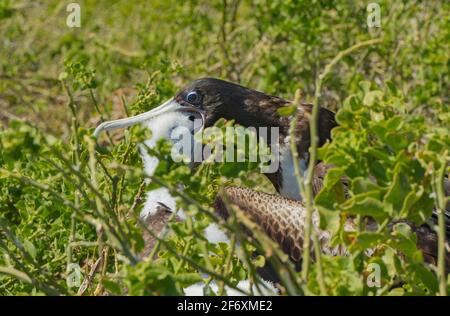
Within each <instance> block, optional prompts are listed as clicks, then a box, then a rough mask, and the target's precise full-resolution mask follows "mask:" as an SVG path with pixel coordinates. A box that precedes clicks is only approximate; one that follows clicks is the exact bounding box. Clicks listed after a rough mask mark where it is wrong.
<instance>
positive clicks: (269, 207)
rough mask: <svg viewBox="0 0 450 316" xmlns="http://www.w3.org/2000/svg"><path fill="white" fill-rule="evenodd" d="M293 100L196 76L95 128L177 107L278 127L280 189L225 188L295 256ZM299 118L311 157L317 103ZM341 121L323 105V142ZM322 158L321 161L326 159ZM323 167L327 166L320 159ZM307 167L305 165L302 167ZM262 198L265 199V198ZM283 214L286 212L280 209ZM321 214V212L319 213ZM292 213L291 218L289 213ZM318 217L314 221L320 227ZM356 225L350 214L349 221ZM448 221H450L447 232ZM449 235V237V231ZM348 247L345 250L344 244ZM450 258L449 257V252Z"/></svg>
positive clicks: (429, 233)
mask: <svg viewBox="0 0 450 316" xmlns="http://www.w3.org/2000/svg"><path fill="white" fill-rule="evenodd" d="M290 104H292V102H291V101H288V100H285V99H283V98H280V97H277V96H273V95H268V94H265V93H263V92H259V91H256V90H253V89H250V88H246V87H243V86H241V85H238V84H235V83H231V82H227V81H224V80H220V79H215V78H202V79H198V80H195V81H193V82H192V83H191V84H189V85H187V86H186V87H184V88H183V89H181V90H180V91H179V92H178V93H177V94H176V95H175V96H174V97H172V98H170V99H169V100H168V101H167V102H165V103H164V104H162V105H160V106H159V107H157V108H155V109H152V110H150V111H148V112H146V113H143V114H140V115H137V116H135V117H131V118H126V119H122V120H116V121H110V122H105V123H102V124H101V125H100V126H98V128H97V129H96V130H95V133H94V134H95V135H98V134H99V133H100V132H101V131H103V130H111V129H116V128H121V127H127V126H130V125H134V124H137V123H143V122H146V121H148V120H150V119H154V118H157V117H160V116H162V115H165V114H167V113H178V114H179V115H183V116H184V117H186V116H189V117H191V118H195V117H198V118H201V120H202V125H203V127H210V126H212V125H214V123H215V122H217V120H219V119H220V118H224V119H227V120H234V121H235V123H237V124H239V125H241V126H244V127H250V126H251V127H255V128H259V127H268V128H270V127H278V128H279V134H280V144H279V146H280V167H279V169H278V170H277V171H276V172H274V173H267V174H266V176H267V178H268V179H269V180H270V181H271V182H272V184H273V185H274V187H275V189H276V190H277V192H278V193H279V194H280V195H281V196H280V195H271V196H269V195H266V194H264V193H259V192H255V191H253V190H249V189H244V188H240V189H236V188H234V189H227V190H225V194H226V195H227V196H228V197H229V198H230V200H231V201H232V203H233V204H235V205H237V206H238V207H240V208H241V209H242V210H244V211H245V212H247V213H249V214H250V216H251V217H252V218H253V219H254V220H255V221H256V222H257V223H258V224H260V225H261V226H262V228H263V229H264V230H265V231H266V232H267V233H268V234H269V235H270V236H271V237H272V238H273V239H274V240H275V241H276V242H278V243H279V244H280V246H281V248H282V249H283V250H284V251H285V252H286V253H288V254H289V255H290V256H291V259H292V260H293V261H294V262H298V261H299V260H301V257H300V254H301V245H302V243H301V240H302V231H303V222H302V220H304V218H303V217H302V214H304V212H305V209H304V206H303V204H302V203H301V202H300V201H299V200H300V199H301V198H300V195H299V188H298V186H297V181H296V178H295V176H294V172H293V170H294V168H293V160H292V153H291V152H290V150H289V145H288V139H289V125H290V118H289V117H282V116H280V115H279V114H278V111H277V110H278V109H279V108H280V107H284V106H287V105H290ZM298 108H299V113H298V115H299V119H298V124H297V126H296V129H295V133H296V136H297V144H296V145H297V151H298V153H299V156H300V159H301V160H302V161H303V164H301V165H303V166H306V164H305V163H304V162H305V161H308V149H309V146H310V132H309V131H310V129H309V124H310V116H311V110H312V105H311V104H307V103H302V104H300V105H299V107H298ZM335 126H337V123H336V121H335V118H334V113H333V112H331V111H329V110H327V109H325V108H322V107H321V108H320V112H319V117H318V140H319V146H321V145H323V144H324V143H325V142H326V141H328V140H330V139H331V130H332V129H333V128H334V127H335ZM321 164H322V163H321ZM320 167H321V168H319V169H320V170H322V171H323V170H325V172H326V169H327V166H325V165H320ZM303 171H304V170H303ZM322 180H323V172H318V174H317V175H316V174H315V175H314V183H315V187H316V190H315V191H317V190H318V189H319V188H320V186H321V181H322ZM260 201H265V202H264V203H260ZM215 204H216V209H217V210H218V211H219V213H221V214H223V215H224V216H226V213H227V210H226V208H225V206H224V203H223V201H222V198H221V196H218V199H217V200H216V203H215ZM280 214H281V215H280ZM448 214H449V213H448V210H447V213H446V215H447V220H448ZM315 216H316V215H315ZM289 218H291V219H293V220H292V221H290V220H287V219H289ZM317 223H318V219H317V217H316V220H314V225H315V227H316V229H318V225H317ZM348 226H349V229H351V226H352V223H351V219H350V222H349V223H348ZM426 227H428V226H426V225H423V227H422V226H421V227H419V229H415V230H416V232H417V233H418V235H419V240H418V247H419V248H420V249H421V250H422V252H424V254H425V255H426V256H425V257H426V258H429V261H430V262H434V260H435V258H436V256H437V251H436V234H435V232H434V231H433V230H432V229H427V228H426ZM448 234H449V227H448V226H447V235H448ZM327 236H329V234H328V233H327V232H321V235H320V234H319V238H320V239H321V240H322V241H327V239H328V237H327ZM447 238H448V237H447ZM322 249H323V251H325V252H329V253H331V254H337V252H336V251H337V250H336V249H331V248H329V247H328V246H327V242H323V243H322ZM339 251H344V252H345V250H342V249H341V250H339ZM447 262H449V261H448V258H447Z"/></svg>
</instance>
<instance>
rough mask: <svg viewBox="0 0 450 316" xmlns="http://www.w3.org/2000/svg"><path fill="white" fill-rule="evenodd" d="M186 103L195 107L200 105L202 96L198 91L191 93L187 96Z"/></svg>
mask: <svg viewBox="0 0 450 316" xmlns="http://www.w3.org/2000/svg"><path fill="white" fill-rule="evenodd" d="M186 101H187V102H189V103H190V104H193V105H198V104H200V101H201V100H200V95H199V94H198V93H197V92H196V91H191V92H189V93H188V94H187V95H186Z"/></svg>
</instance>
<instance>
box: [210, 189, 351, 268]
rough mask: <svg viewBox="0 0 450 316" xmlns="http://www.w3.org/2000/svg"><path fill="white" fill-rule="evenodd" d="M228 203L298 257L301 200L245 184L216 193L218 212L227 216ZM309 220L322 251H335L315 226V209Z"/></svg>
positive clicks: (302, 217)
mask: <svg viewBox="0 0 450 316" xmlns="http://www.w3.org/2000/svg"><path fill="white" fill-rule="evenodd" d="M229 205H233V206H237V207H238V208H239V209H240V210H241V211H242V212H244V214H246V215H247V216H249V217H250V219H251V220H252V221H253V222H255V223H257V224H258V225H259V226H260V227H261V228H262V229H263V230H264V231H265V232H266V233H267V234H268V235H269V237H271V238H272V239H273V240H274V241H276V242H277V243H278V244H279V245H280V247H281V248H282V249H283V251H284V252H285V253H287V254H288V255H289V256H290V258H291V259H292V260H293V261H294V262H299V261H300V260H301V254H302V249H303V248H302V247H303V235H304V226H305V225H304V224H305V221H306V209H305V207H304V205H303V204H302V202H299V201H294V200H291V199H288V198H285V197H282V196H280V195H275V194H267V193H263V192H258V191H254V190H251V189H248V188H243V187H227V188H224V189H223V190H222V192H221V193H220V194H219V195H218V196H217V198H216V200H215V204H214V207H215V209H216V211H217V212H218V213H219V215H221V216H222V217H224V218H227V217H228V215H229ZM312 222H313V226H314V228H315V230H316V232H317V234H318V238H319V242H320V244H321V248H322V251H324V252H325V253H329V254H334V255H337V254H339V253H340V252H341V251H342V250H341V249H330V248H329V246H328V243H329V240H330V233H329V232H326V231H321V230H320V229H319V216H318V214H317V213H313V218H312ZM311 250H312V249H311Z"/></svg>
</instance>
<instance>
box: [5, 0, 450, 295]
mask: <svg viewBox="0 0 450 316" xmlns="http://www.w3.org/2000/svg"><path fill="white" fill-rule="evenodd" d="M79 3H80V5H81V10H82V11H81V12H82V15H81V17H82V20H81V23H82V26H81V28H68V27H67V26H66V16H67V14H68V13H67V12H66V3H65V2H64V1H8V0H0V41H1V48H0V120H1V122H2V127H0V295H11V294H72V295H73V294H77V293H78V294H85V295H86V294H91V295H94V294H95V295H102V294H132V295H156V294H161V295H171V294H183V288H185V287H187V286H189V285H192V284H195V283H197V282H200V281H203V283H204V293H205V294H214V293H213V291H212V289H211V287H210V286H209V284H210V283H211V282H212V281H215V282H217V284H219V293H220V294H222V293H223V292H222V291H223V286H224V285H227V286H228V287H229V288H233V287H235V286H236V284H237V282H238V281H240V280H247V279H250V280H251V281H252V282H253V283H255V284H256V285H258V286H263V283H261V280H260V278H259V276H258V275H257V274H256V273H255V267H259V266H261V265H263V264H264V261H266V260H267V261H270V262H271V263H272V264H273V265H274V267H276V269H278V271H279V272H280V273H281V275H282V282H281V283H282V293H281V294H321V293H322V294H324V293H323V292H324V291H323V288H322V289H321V284H320V283H322V284H324V285H325V292H326V294H331V295H388V294H396V295H411V294H415V295H436V294H437V293H438V292H440V293H443V290H442V284H445V286H446V287H447V288H448V287H449V286H450V279H447V280H444V281H443V282H442V280H440V279H439V275H440V274H439V273H440V272H439V271H438V269H437V268H436V267H435V266H434V265H429V264H426V263H424V260H423V256H422V254H421V253H420V251H418V250H417V248H416V242H415V241H416V236H415V234H414V232H412V231H411V229H410V228H409V227H408V226H407V225H404V224H401V223H399V224H396V225H394V227H390V226H389V225H387V223H389V222H390V221H392V220H399V219H408V220H411V221H412V222H414V223H416V224H418V225H419V224H422V223H425V222H426V221H427V220H429V217H430V215H431V211H432V209H433V208H436V207H439V205H441V206H442V204H443V203H444V205H445V197H443V196H442V192H440V191H441V190H440V189H439V187H440V186H442V182H443V178H444V176H445V175H446V174H448V173H449V167H448V166H449V160H450V132H449V126H450V111H449V106H448V105H449V95H448V91H450V78H449V69H450V67H449V66H450V65H449V51H450V49H449V48H450V47H449V43H450V21H449V14H448V12H449V10H450V5H449V4H448V3H446V2H444V1H442V2H440V1H429V2H422V1H379V2H378V3H379V4H380V7H381V27H380V28H372V29H369V28H368V26H367V22H366V21H367V14H368V13H367V10H366V6H367V4H368V3H367V2H366V1H354V2H353V1H351V2H345V1H311V2H310V1H269V0H256V1H240V0H224V1H195V0H191V1H184V2H179V1H165V0H164V1H163V0H161V1H159V0H158V1H151V2H149V1H133V2H130V1H93V0H84V1H79ZM372 38H379V39H381V41H380V43H379V44H377V45H371V46H367V47H363V48H361V49H359V50H355V51H354V52H352V53H351V54H348V55H346V56H344V57H343V58H342V59H341V60H340V61H339V62H338V63H337V64H336V66H335V67H334V68H333V69H332V71H331V73H330V74H329V75H328V76H327V77H326V78H325V80H324V82H323V83H322V85H323V88H322V93H321V95H320V99H319V103H320V105H321V106H323V107H326V108H329V109H332V110H335V111H337V120H338V123H339V124H340V126H339V127H338V128H335V129H334V130H333V139H334V141H333V142H332V143H329V144H326V145H325V146H324V147H323V148H321V149H319V159H321V160H324V161H325V162H327V163H331V164H333V165H334V168H333V169H332V170H331V172H330V173H329V174H328V175H327V177H326V179H325V185H324V189H323V190H322V191H321V192H320V194H318V195H317V196H316V199H315V207H316V208H317V209H318V211H319V213H320V217H321V227H322V228H324V229H327V230H329V231H330V232H332V234H333V242H334V243H335V244H336V245H337V244H341V245H345V246H346V247H347V248H348V249H349V252H350V255H349V256H345V257H344V256H342V257H341V256H338V257H329V256H325V255H323V256H321V260H320V265H319V264H317V262H315V263H314V264H313V265H312V269H311V271H310V274H309V276H308V279H307V280H303V279H302V278H301V277H300V274H299V273H296V272H294V271H293V267H292V265H291V264H289V263H288V261H287V257H286V256H285V255H284V254H282V253H280V251H279V249H278V247H277V246H276V245H274V244H273V242H271V241H270V240H269V239H267V237H266V236H264V234H262V233H261V232H259V231H258V230H257V228H255V227H253V226H252V225H251V223H247V222H246V221H245V219H243V218H236V216H237V217H239V214H235V215H236V216H235V217H233V216H232V217H231V218H230V220H229V221H228V222H223V221H219V222H220V225H222V226H223V227H224V229H225V230H226V231H228V232H229V233H230V235H231V236H234V237H232V240H231V245H227V244H218V245H213V244H209V243H208V242H207V240H206V239H205V238H204V236H203V233H202V232H203V230H204V229H205V227H207V225H208V224H209V223H210V222H212V221H218V219H217V218H216V217H215V216H214V213H213V212H212V210H211V204H212V201H213V199H214V197H215V196H216V194H217V192H218V191H219V188H220V187H222V186H224V185H226V184H236V185H241V186H247V187H250V188H254V189H257V190H262V191H266V192H273V188H272V187H271V185H270V183H269V182H268V181H267V179H265V177H263V176H262V175H260V174H258V172H257V165H256V164H254V163H239V164H238V163H235V164H234V163H217V164H202V165H200V166H199V167H197V168H196V169H194V170H193V171H191V170H190V169H189V167H188V166H187V165H185V164H182V163H175V162H173V161H172V160H171V159H170V146H169V144H167V143H164V142H160V143H159V144H158V146H157V148H155V149H154V150H152V154H154V155H156V156H158V157H159V158H160V159H161V163H160V165H159V166H158V169H157V171H156V173H155V178H154V179H153V181H152V182H151V183H146V182H145V181H144V176H143V173H142V163H141V161H140V158H139V155H138V150H137V147H136V144H137V143H138V142H139V141H141V140H143V139H145V137H146V136H148V135H147V134H146V131H141V130H139V129H138V128H133V129H129V130H126V131H119V132H117V133H116V132H115V133H112V134H109V135H108V137H106V138H105V140H104V141H103V142H101V143H100V144H96V142H95V140H94V139H93V138H92V136H91V135H92V132H93V128H94V127H95V126H96V125H97V124H98V123H99V122H100V121H101V120H104V119H112V118H119V117H125V116H126V115H131V114H136V113H141V112H143V111H146V110H148V109H150V108H152V107H154V106H156V105H159V104H161V103H162V101H164V100H166V99H167V98H169V97H170V96H172V95H173V94H174V93H175V91H176V90H177V89H178V88H179V87H181V86H183V85H184V84H186V83H187V82H189V81H190V80H192V79H195V78H198V77H203V76H213V77H220V78H224V79H228V80H231V81H235V82H239V83H241V84H243V85H245V86H249V87H252V88H255V89H258V90H261V91H265V92H267V93H271V94H275V95H279V96H282V97H285V98H287V99H294V94H295V92H296V91H297V90H298V89H299V90H300V92H301V95H302V97H303V98H304V99H306V100H307V101H313V100H314V91H315V88H316V79H317V77H318V76H319V74H320V73H321V72H322V71H323V69H324V68H325V66H326V65H327V64H328V63H329V62H330V60H331V59H332V58H333V57H334V56H336V55H337V54H338V53H339V52H341V51H343V50H345V49H347V48H348V47H351V46H352V45H354V44H356V43H359V42H361V41H365V40H369V39H372ZM230 124H232V122H224V121H219V122H218V123H217V126H218V127H219V128H225V127H226V126H229V125H230ZM122 135H124V136H123V137H122ZM342 176H345V177H346V178H347V180H348V182H349V184H350V192H349V196H347V197H344V194H343V191H342V189H341V187H340V185H341V184H340V181H339V179H340V178H341V177H342ZM180 184H183V185H184V190H183V191H182V192H180V190H179V187H180V186H179V185H180ZM159 186H166V187H168V188H170V189H171V190H173V191H174V194H178V195H179V198H178V203H179V206H180V207H182V208H183V209H184V210H185V212H186V213H187V214H188V215H189V216H190V218H188V219H187V220H186V221H183V222H175V221H173V222H171V223H170V224H169V226H170V228H171V230H170V231H169V232H168V234H167V236H165V238H163V240H161V241H160V242H159V243H158V246H157V249H156V250H155V252H156V251H157V252H158V253H159V257H158V259H152V260H141V259H140V258H139V256H138V254H139V253H140V252H141V251H142V250H143V247H144V241H143V238H142V232H143V231H145V228H143V227H142V225H140V223H139V220H138V215H139V212H140V208H141V203H140V201H141V200H142V199H143V198H144V193H145V192H146V191H148V190H151V189H155V188H156V187H159ZM443 200H444V201H443ZM351 215H356V216H358V217H359V218H360V219H362V218H363V217H364V216H372V217H373V218H375V220H376V221H377V223H378V225H379V229H378V230H377V231H376V232H368V231H367V230H366V227H365V225H364V221H363V220H361V221H360V226H359V229H358V230H357V231H356V232H351V233H349V232H346V231H344V229H343V223H344V219H345V218H347V217H348V216H351ZM192 218H195V221H194V220H192ZM237 221H239V222H244V223H246V224H247V225H248V226H249V228H250V229H252V230H254V234H253V238H247V237H245V236H244V235H243V234H242V232H241V231H239V229H240V226H239V225H237V224H236V222H237ZM236 244H239V245H240V247H235V245H236ZM447 246H448V245H447ZM255 249H259V250H260V253H262V254H264V255H265V258H263V257H262V256H259V257H256V258H252V257H251V256H250V254H251V253H252V251H253V250H255ZM368 249H375V252H374V254H373V255H372V256H368V255H367V253H368ZM72 263H75V264H78V265H79V266H81V270H82V273H83V277H84V278H83V279H84V282H83V284H82V285H81V286H80V285H78V286H75V287H71V286H69V285H70V284H68V283H67V278H68V276H70V275H71V273H73V271H72V270H71V269H70V267H71V264H72ZM372 263H377V264H378V265H379V266H380V267H381V285H380V286H379V287H371V286H369V285H368V283H367V282H366V281H367V276H368V273H370V272H368V270H369V268H368V267H369V265H370V264H372ZM441 275H442V274H441ZM440 281H441V289H440V288H439V282H440ZM69 283H70V282H69Z"/></svg>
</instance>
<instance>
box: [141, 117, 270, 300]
mask: <svg viewBox="0 0 450 316" xmlns="http://www.w3.org/2000/svg"><path fill="white" fill-rule="evenodd" d="M143 124H144V126H145V127H147V128H149V129H150V130H151V132H152V138H151V139H149V140H146V141H145V145H144V144H140V146H139V148H140V153H141V157H142V160H143V163H144V170H145V172H146V174H147V175H149V176H151V175H153V174H154V172H155V169H156V167H157V166H158V163H159V160H158V158H156V157H153V156H150V155H149V154H148V152H147V147H148V148H152V147H154V146H155V145H156V144H157V142H158V140H160V139H162V138H164V139H167V140H170V141H173V142H174V141H177V140H178V138H174V137H173V136H174V135H180V134H183V137H184V136H187V135H186V133H182V132H183V131H186V128H187V129H188V130H189V132H190V137H191V141H192V148H193V141H194V139H193V136H192V135H193V132H194V128H195V127H194V122H193V120H192V115H191V114H189V113H186V112H181V111H179V112H168V113H164V114H161V115H159V116H158V117H157V118H154V119H149V120H147V121H145V122H144V123H143ZM191 154H192V153H191ZM148 181H150V179H148ZM159 203H163V204H165V205H166V206H168V207H169V209H170V210H172V211H174V210H176V201H175V198H174V197H173V196H172V195H171V194H170V193H169V191H168V190H167V188H164V187H162V188H158V189H155V190H152V191H149V192H147V195H146V200H145V204H144V207H143V209H142V211H141V214H140V216H141V217H142V218H144V219H145V218H146V217H147V216H152V215H154V214H155V212H156V208H157V206H158V205H159ZM177 215H178V216H179V217H180V218H181V219H185V218H186V214H185V213H184V212H183V210H182V209H179V210H177ZM205 237H206V239H207V240H208V241H209V242H210V243H215V244H216V243H219V242H225V243H229V239H228V237H227V235H226V234H225V233H224V232H223V231H221V230H220V228H219V227H218V225H217V224H215V223H212V224H210V225H209V226H208V227H207V228H206V229H205ZM264 283H265V285H266V287H267V288H263V289H262V293H259V292H258V290H257V288H256V287H255V286H253V292H254V293H255V294H256V295H277V294H278V290H277V289H276V288H275V287H274V285H273V284H272V283H271V282H268V281H264ZM204 286H205V284H204V283H203V282H199V283H197V284H194V285H191V286H189V287H187V288H185V289H184V292H185V294H186V295H203V288H204ZM210 287H211V289H212V290H213V291H214V292H216V293H217V292H218V286H217V284H216V283H215V282H212V283H211V284H210ZM237 287H238V288H240V289H242V290H244V291H246V292H250V282H249V281H247V280H245V281H240V282H239V283H238V285H237ZM225 290H226V292H227V294H228V295H242V293H241V292H239V291H236V290H235V289H231V288H229V287H225Z"/></svg>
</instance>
